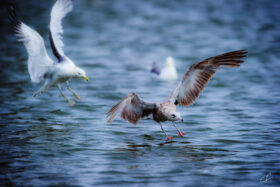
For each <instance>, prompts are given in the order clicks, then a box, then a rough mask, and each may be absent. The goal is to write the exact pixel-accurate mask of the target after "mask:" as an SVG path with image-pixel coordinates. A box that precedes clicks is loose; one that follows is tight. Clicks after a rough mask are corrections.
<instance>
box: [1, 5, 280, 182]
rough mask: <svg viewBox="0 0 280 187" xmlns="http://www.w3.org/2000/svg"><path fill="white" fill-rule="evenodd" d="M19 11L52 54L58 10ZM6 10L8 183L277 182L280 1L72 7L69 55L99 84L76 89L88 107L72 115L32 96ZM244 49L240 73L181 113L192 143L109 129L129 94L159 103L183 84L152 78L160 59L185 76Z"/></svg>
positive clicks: (223, 78)
mask: <svg viewBox="0 0 280 187" xmlns="http://www.w3.org/2000/svg"><path fill="white" fill-rule="evenodd" d="M15 4H16V7H17V9H18V14H19V15H20V17H21V18H22V19H23V20H24V21H25V23H27V24H29V25H30V26H32V27H33V28H35V29H37V30H38V32H40V34H42V36H43V38H44V39H45V41H46V45H47V48H49V42H48V40H47V27H48V22H49V12H50V9H51V6H52V5H53V2H51V3H50V2H49V1H42V2H41V1H40V2H39V1H31V0H30V1H19V0H16V1H15ZM0 5H1V9H2V10H3V11H0V16H1V21H0V26H1V31H0V32H1V36H2V37H0V49H1V50H0V51H1V55H0V59H1V63H0V83H1V88H0V108H1V110H0V116H1V125H0V141H1V145H0V149H1V158H0V163H1V169H0V179H1V180H0V184H1V186H3V185H23V184H24V185H34V186H41V185H58V186H62V185H80V186H92V185H104V186H107V185H110V184H114V185H116V184H117V185H129V186H130V185H136V186H139V185H143V184H144V185H148V186H155V185H156V186H167V185H176V186H218V185H227V186H229V185H230V186H261V185H264V183H263V182H260V180H261V179H263V178H264V177H265V176H267V175H268V174H269V173H271V175H270V176H271V177H272V178H271V179H269V181H267V183H266V184H267V185H271V186H277V185H279V184H280V173H279V169H280V165H279V163H280V162H279V153H280V151H279V150H280V149H279V145H280V138H279V132H280V128H279V124H280V118H279V112H280V108H279V103H280V77H279V69H280V63H279V59H280V55H279V54H280V50H279V49H280V48H279V42H280V34H279V30H280V28H279V24H277V23H280V17H279V13H278V12H279V8H280V3H279V2H278V1H273V0H268V1H265V2H262V1H249V0H245V1H243V0H242V1H241V0H237V1H232V2H228V1H224V2H220V1H187V0H185V1H179V0H178V1H177V0H175V1H165V0H164V1H162V0H155V1H146V0H144V1H124V0H120V1H119V0H118V1H117V0H113V1H108V0H95V1H93V0H91V1H90V0H87V1H74V9H73V11H72V12H71V13H70V14H69V15H68V16H67V17H66V18H65V20H64V21H63V25H64V30H65V33H64V35H63V37H64V38H63V41H64V42H65V53H66V54H67V55H68V56H69V57H70V58H71V59H72V60H73V61H74V62H75V63H76V64H77V65H79V66H81V67H82V68H84V69H86V71H87V74H88V75H89V78H90V80H91V81H90V82H88V83H85V82H84V81H81V80H72V81H71V85H72V87H73V89H74V90H77V91H78V93H79V94H80V95H81V96H82V98H83V99H82V100H81V101H79V102H77V104H76V106H74V107H69V106H68V104H67V103H66V102H65V101H64V99H63V98H62V97H60V95H59V92H58V90H57V89H50V90H49V91H48V92H47V93H45V94H43V95H41V96H40V97H37V98H33V97H32V94H33V93H34V92H35V91H36V90H37V89H38V88H39V87H40V86H39V85H37V84H33V83H31V81H30V79H29V75H28V73H27V68H26V60H27V53H26V51H25V49H24V47H23V45H22V44H20V43H18V42H16V38H15V36H14V35H12V34H11V32H10V29H9V27H8V25H9V21H8V19H7V15H6V11H4V10H5V9H6V7H7V6H8V3H7V2H4V1H3V2H0ZM26 10H28V11H26ZM243 48H246V49H248V51H249V56H248V58H246V63H245V64H243V65H242V67H240V68H238V69H237V68H236V69H225V70H221V71H220V72H218V73H217V75H215V77H214V79H213V80H212V81H211V82H210V83H209V85H208V87H207V88H206V90H205V92H204V93H203V94H202V96H201V97H200V98H199V99H198V100H197V102H196V103H195V104H194V105H192V106H191V107H179V108H178V111H179V112H180V113H181V115H182V117H183V118H184V120H185V122H184V123H178V124H177V126H178V127H180V129H182V130H183V131H185V132H187V133H188V134H187V136H186V137H184V138H179V137H175V138H174V139H173V141H172V142H168V143H166V142H164V137H163V134H162V133H161V132H160V127H159V126H158V125H157V124H156V123H155V122H153V121H151V120H142V121H140V123H139V124H138V125H137V126H133V125H130V124H128V123H127V122H124V121H123V120H121V119H119V118H118V119H117V120H116V121H115V122H114V123H113V124H106V120H105V118H104V117H105V114H106V112H107V111H108V110H109V108H110V107H111V106H112V105H113V104H115V103H116V102H117V101H119V100H120V99H121V98H122V97H124V96H125V95H127V94H128V93H130V92H137V93H138V94H139V95H140V96H141V97H142V98H143V99H145V100H147V101H162V100H163V99H165V98H166V97H167V96H168V95H169V94H170V92H171V91H172V90H173V89H174V87H175V85H176V81H173V82H163V81H160V80H157V79H153V77H152V76H150V74H149V73H148V70H147V68H148V66H149V65H151V63H152V62H153V61H157V62H159V63H162V64H163V63H164V60H165V58H166V57H167V56H172V57H174V58H175V61H176V66H177V70H178V74H179V76H181V75H182V74H183V73H184V72H185V70H186V68H187V67H189V65H190V64H191V63H193V62H197V61H199V60H202V59H203V58H206V57H210V56H213V55H216V54H219V53H223V52H227V51H231V50H237V49H243ZM49 54H51V51H49ZM177 81H178V80H177ZM66 93H67V92H66ZM67 94H68V95H69V96H70V94H69V93H67ZM164 125H165V128H166V130H167V131H168V133H169V134H170V135H173V136H175V135H176V130H175V129H174V128H173V127H172V125H171V124H169V123H165V124H164Z"/></svg>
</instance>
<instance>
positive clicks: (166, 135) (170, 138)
mask: <svg viewBox="0 0 280 187" xmlns="http://www.w3.org/2000/svg"><path fill="white" fill-rule="evenodd" d="M159 125H160V128H161V130H162V132H164V134H165V137H166V138H165V141H167V142H168V141H169V140H172V138H173V136H168V134H167V133H166V132H165V130H164V129H163V127H162V125H161V123H159Z"/></svg>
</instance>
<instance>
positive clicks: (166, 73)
mask: <svg viewBox="0 0 280 187" xmlns="http://www.w3.org/2000/svg"><path fill="white" fill-rule="evenodd" d="M150 71H151V73H154V74H156V75H158V76H159V78H160V79H161V80H174V79H177V71H176V67H175V63H174V58H172V57H170V56H169V57H167V58H166V64H165V67H164V68H163V69H162V70H161V68H160V67H159V66H158V65H157V63H156V62H153V64H152V66H151V69H150Z"/></svg>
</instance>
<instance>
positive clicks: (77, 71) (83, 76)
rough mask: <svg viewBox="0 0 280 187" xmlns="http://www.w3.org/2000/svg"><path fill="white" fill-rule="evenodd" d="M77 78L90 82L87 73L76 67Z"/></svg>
mask: <svg viewBox="0 0 280 187" xmlns="http://www.w3.org/2000/svg"><path fill="white" fill-rule="evenodd" d="M75 77H77V78H83V79H85V80H86V81H88V80H89V79H88V77H87V76H86V72H85V71H84V70H83V69H81V68H78V67H76V71H75Z"/></svg>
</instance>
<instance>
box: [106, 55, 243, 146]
mask: <svg viewBox="0 0 280 187" xmlns="http://www.w3.org/2000/svg"><path fill="white" fill-rule="evenodd" d="M246 54H247V51H246V50H239V51H233V52H229V53H224V54H221V55H218V56H215V57H210V58H207V59H205V60H203V61H201V62H198V63H195V64H193V65H192V66H191V67H190V68H189V69H188V70H187V71H186V72H185V74H184V75H183V77H182V79H181V81H180V82H179V84H178V85H177V87H176V89H175V90H174V91H173V92H172V93H171V95H170V96H169V97H168V98H167V100H165V101H164V102H161V103H148V102H145V101H144V100H142V99H141V98H140V97H139V96H138V95H137V94H136V93H131V94H129V95H127V96H126V97H125V98H124V99H123V100H121V101H120V102H119V103H117V104H116V105H115V106H113V107H112V108H111V109H110V111H109V112H108V113H107V118H109V119H108V123H112V122H113V120H114V118H115V116H116V115H117V114H118V113H120V114H121V117H122V118H123V119H124V120H127V121H128V122H130V123H132V124H134V125H136V123H137V122H138V121H139V119H140V118H143V117H145V116H149V115H153V119H154V121H156V122H158V123H159V125H160V127H161V130H162V131H163V133H164V134H165V137H166V141H169V140H171V139H172V138H173V137H172V136H168V134H167V133H166V132H165V130H164V129H163V127H162V124H161V122H164V121H172V123H173V126H174V127H175V128H176V129H177V131H178V136H181V137H182V136H184V135H186V133H184V132H182V131H180V130H179V129H178V128H177V127H176V125H175V124H174V121H183V119H182V118H181V115H180V113H178V112H176V106H177V105H182V106H188V105H191V104H193V103H194V102H195V100H196V99H197V98H198V97H199V95H200V93H201V92H202V91H203V89H204V88H205V87H206V85H207V83H208V81H209V80H210V79H211V77H212V76H213V75H214V74H215V73H216V71H217V70H218V69H219V68H220V67H221V68H222V67H239V66H240V63H243V62H244V61H242V60H240V59H241V58H244V57H246Z"/></svg>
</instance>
